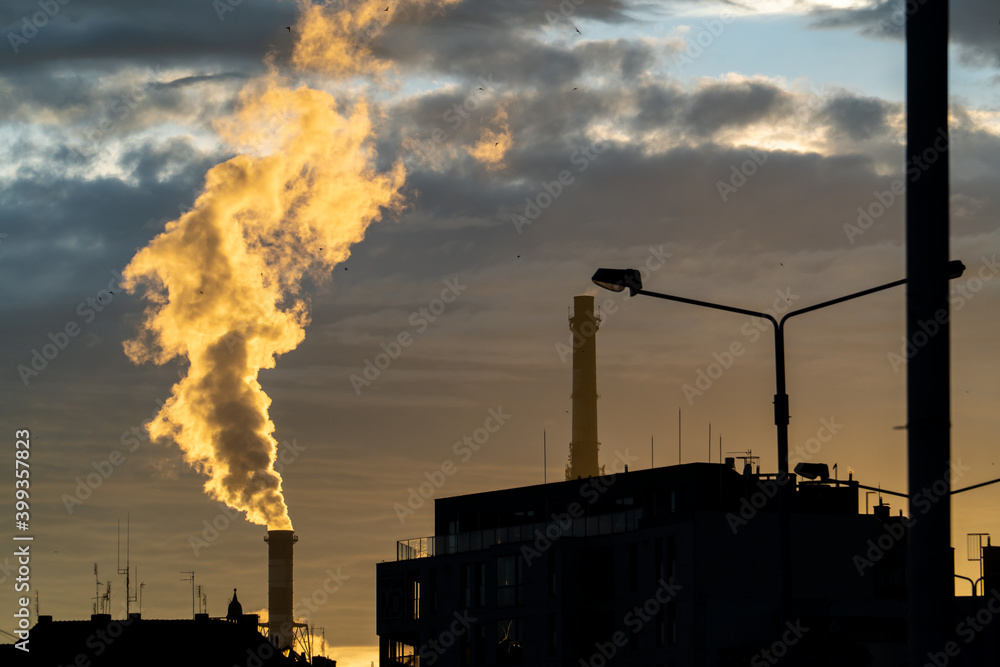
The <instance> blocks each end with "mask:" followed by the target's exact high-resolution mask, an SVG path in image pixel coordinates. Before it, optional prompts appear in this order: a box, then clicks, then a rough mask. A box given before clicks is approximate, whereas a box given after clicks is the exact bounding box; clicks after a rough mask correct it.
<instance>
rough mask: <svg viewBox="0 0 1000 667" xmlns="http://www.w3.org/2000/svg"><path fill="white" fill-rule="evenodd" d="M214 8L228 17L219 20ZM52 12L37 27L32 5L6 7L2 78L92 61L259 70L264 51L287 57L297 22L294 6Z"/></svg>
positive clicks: (191, 3)
mask: <svg viewBox="0 0 1000 667" xmlns="http://www.w3.org/2000/svg"><path fill="white" fill-rule="evenodd" d="M216 4H222V5H224V6H226V7H229V8H231V9H232V11H230V12H224V13H222V14H221V18H220V15H219V12H217V10H216V9H215V5H216ZM56 6H57V7H58V8H59V12H58V13H57V14H55V15H54V16H52V17H51V18H49V17H44V18H45V22H44V24H42V22H41V21H39V20H35V18H34V17H35V16H36V15H37V14H39V5H38V3H37V2H31V1H30V0H15V1H14V2H10V3H4V11H3V15H2V16H0V25H3V26H4V28H3V33H4V35H5V36H7V38H8V39H7V41H10V42H11V44H10V48H11V49H12V50H13V51H14V53H13V54H12V55H13V57H9V58H3V59H0V71H2V70H7V69H21V68H25V67H32V68H34V67H41V66H45V67H51V66H52V65H53V64H54V63H58V62H63V63H69V64H73V65H80V66H86V65H87V64H88V63H89V62H92V61H109V62H113V61H127V62H128V63H129V64H130V65H131V66H133V67H138V66H152V65H155V64H160V65H164V66H166V65H181V64H191V63H201V64H205V63H207V62H209V61H212V62H215V63H220V62H228V63H229V65H230V66H233V65H235V64H236V63H238V62H240V61H246V62H252V63H255V64H259V63H260V61H261V58H262V57H263V56H264V55H265V54H266V53H268V52H269V51H276V52H279V53H281V52H283V51H287V48H288V46H289V44H288V37H287V31H285V29H284V27H285V26H286V25H288V24H289V23H291V22H293V21H294V19H295V7H294V5H293V3H274V2H266V1H264V0H244V1H243V2H242V3H240V4H238V5H236V6H235V7H230V5H228V3H215V4H213V3H211V2H201V1H199V0H177V1H175V2H153V3H140V4H135V3H129V2H126V1H124V0H97V1H96V2H88V3H78V2H72V3H68V4H61V3H57V4H56ZM26 21H27V23H26ZM36 25H37V26H38V27H36ZM11 35H15V37H13V38H12V37H11ZM22 40H24V41H22Z"/></svg>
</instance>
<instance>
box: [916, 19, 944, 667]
mask: <svg viewBox="0 0 1000 667" xmlns="http://www.w3.org/2000/svg"><path fill="white" fill-rule="evenodd" d="M905 6H906V172H905V173H906V186H907V187H906V282H907V284H906V338H907V343H908V349H907V356H908V359H909V361H908V363H907V373H906V413H907V458H908V483H909V493H910V498H911V501H910V518H911V520H915V521H914V523H913V526H912V528H911V529H910V535H909V551H908V558H907V590H908V593H909V610H908V618H907V632H908V643H909V661H908V662H909V664H910V665H922V664H924V663H925V662H927V661H928V659H929V658H928V656H929V655H935V654H938V653H940V652H941V651H944V650H945V645H946V644H947V642H948V641H949V640H950V639H951V636H950V635H951V634H952V632H953V630H954V618H953V615H952V601H953V599H954V592H955V584H954V578H953V573H954V556H953V555H952V550H951V497H950V494H945V495H944V496H943V497H938V496H937V495H936V494H935V498H936V502H934V503H931V507H930V509H929V510H927V511H924V509H921V508H920V506H917V505H914V503H913V501H912V499H913V497H914V495H915V494H918V493H921V492H922V490H923V489H930V488H932V487H933V486H934V485H935V482H936V483H937V488H939V489H940V488H941V486H940V484H941V482H942V481H943V482H944V483H945V484H948V485H949V488H950V484H951V478H950V467H949V461H950V455H951V432H950V429H951V406H950V368H949V366H950V364H949V350H950V339H949V328H948V269H947V263H948V231H949V224H948V190H949V187H948V186H949V184H948V2H947V0H923V1H921V2H916V1H914V2H908V3H906V5H905ZM925 509H926V508H925Z"/></svg>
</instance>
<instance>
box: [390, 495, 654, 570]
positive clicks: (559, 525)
mask: <svg viewBox="0 0 1000 667" xmlns="http://www.w3.org/2000/svg"><path fill="white" fill-rule="evenodd" d="M644 515H645V512H644V509H643V508H641V507H640V508H636V509H631V510H625V511H622V512H610V513H608V514H598V515H597V516H585V517H579V518H575V519H574V518H571V517H569V516H568V515H565V521H559V520H558V518H554V519H553V520H552V521H550V522H547V523H543V522H537V523H525V524H521V525H518V526H507V527H505V528H489V529H487V530H474V531H471V532H467V533H454V534H450V535H432V536H430V537H414V538H412V539H409V540H400V541H398V542H397V543H396V560H398V561H399V560H413V559H415V558H430V557H433V556H444V555H448V554H456V553H466V552H469V551H482V550H483V549H489V548H490V547H492V546H496V545H499V544H515V543H520V542H533V541H534V540H535V539H537V538H538V537H539V536H544V537H546V538H547V539H549V540H553V539H558V538H559V537H594V536H598V535H612V534H614V533H626V532H631V531H633V530H636V529H637V528H638V525H639V520H640V519H642V518H643V516H644Z"/></svg>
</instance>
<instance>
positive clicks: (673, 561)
mask: <svg viewBox="0 0 1000 667" xmlns="http://www.w3.org/2000/svg"><path fill="white" fill-rule="evenodd" d="M676 576H677V539H676V538H675V537H674V536H673V535H668V536H667V564H666V572H665V573H664V578H665V579H666V580H667V581H668V582H670V583H673V581H674V577H676Z"/></svg>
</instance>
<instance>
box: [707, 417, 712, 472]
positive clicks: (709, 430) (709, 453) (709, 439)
mask: <svg viewBox="0 0 1000 667" xmlns="http://www.w3.org/2000/svg"><path fill="white" fill-rule="evenodd" d="M708 462H709V463H711V462H712V422H708Z"/></svg>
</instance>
